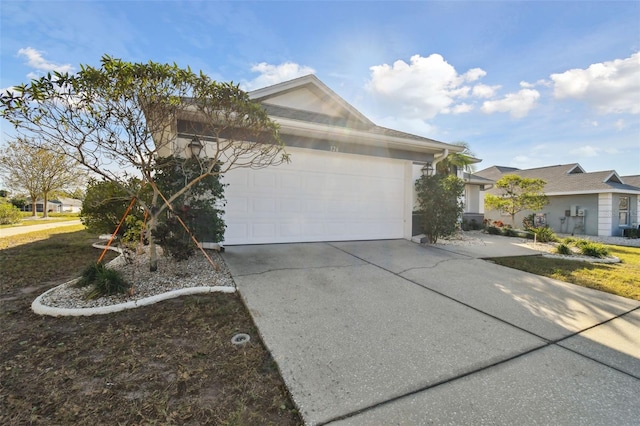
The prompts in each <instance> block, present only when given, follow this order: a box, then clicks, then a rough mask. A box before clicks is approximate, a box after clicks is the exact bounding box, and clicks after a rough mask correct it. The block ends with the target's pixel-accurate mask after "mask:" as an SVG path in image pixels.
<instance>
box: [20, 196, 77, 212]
mask: <svg viewBox="0 0 640 426" xmlns="http://www.w3.org/2000/svg"><path fill="white" fill-rule="evenodd" d="M32 208H33V204H32V203H31V199H27V204H26V205H25V206H24V209H25V211H27V212H30V211H31V209H32ZM44 210H45V207H44V200H42V199H38V200H37V201H36V211H37V212H38V213H42V212H43V211H44ZM46 210H47V211H48V212H53V213H80V210H82V200H77V199H75V198H66V197H59V198H57V199H55V200H49V201H47V208H46Z"/></svg>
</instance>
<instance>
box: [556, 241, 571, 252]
mask: <svg viewBox="0 0 640 426" xmlns="http://www.w3.org/2000/svg"><path fill="white" fill-rule="evenodd" d="M556 253H558V254H564V255H567V254H571V248H570V247H569V245H567V244H566V243H560V244H558V246H557V247H556Z"/></svg>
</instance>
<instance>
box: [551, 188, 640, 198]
mask: <svg viewBox="0 0 640 426" xmlns="http://www.w3.org/2000/svg"><path fill="white" fill-rule="evenodd" d="M596 193H597V194H609V195H611V194H636V195H640V191H633V190H629V189H625V190H622V189H607V190H591V191H588V190H586V191H566V192H546V193H545V194H546V195H547V196H548V197H553V196H559V195H591V194H596Z"/></svg>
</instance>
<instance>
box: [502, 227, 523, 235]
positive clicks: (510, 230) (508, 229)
mask: <svg viewBox="0 0 640 426" xmlns="http://www.w3.org/2000/svg"><path fill="white" fill-rule="evenodd" d="M502 235H506V236H507V237H517V236H518V235H519V234H518V231H516V230H515V229H513V228H512V227H510V226H509V227H505V228H503V231H502Z"/></svg>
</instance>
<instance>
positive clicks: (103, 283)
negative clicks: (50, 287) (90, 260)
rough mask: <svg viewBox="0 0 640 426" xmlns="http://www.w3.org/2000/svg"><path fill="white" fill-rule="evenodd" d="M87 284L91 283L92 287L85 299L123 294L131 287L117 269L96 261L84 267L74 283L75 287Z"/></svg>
mask: <svg viewBox="0 0 640 426" xmlns="http://www.w3.org/2000/svg"><path fill="white" fill-rule="evenodd" d="M89 285H93V288H92V289H91V290H90V291H89V292H88V293H87V295H86V297H87V299H97V298H98V297H101V296H111V295H114V294H123V293H126V292H128V291H129V289H130V288H131V285H130V284H129V283H128V282H126V280H125V279H124V278H123V277H122V274H121V273H120V272H119V271H116V270H115V269H110V268H107V267H106V266H105V265H104V264H103V263H96V264H94V265H90V266H88V267H87V268H85V269H84V271H82V275H81V276H80V279H79V280H78V281H77V282H76V284H75V286H76V287H87V286H89Z"/></svg>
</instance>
